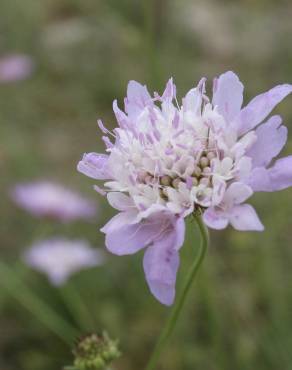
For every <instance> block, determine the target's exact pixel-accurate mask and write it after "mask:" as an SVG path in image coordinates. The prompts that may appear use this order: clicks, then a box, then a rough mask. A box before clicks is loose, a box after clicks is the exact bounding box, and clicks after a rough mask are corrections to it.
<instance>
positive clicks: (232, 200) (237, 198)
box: [224, 182, 253, 206]
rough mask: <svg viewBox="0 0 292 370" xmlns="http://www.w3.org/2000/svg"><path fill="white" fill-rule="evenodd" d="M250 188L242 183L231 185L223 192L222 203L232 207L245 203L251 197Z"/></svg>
mask: <svg viewBox="0 0 292 370" xmlns="http://www.w3.org/2000/svg"><path fill="white" fill-rule="evenodd" d="M252 193H253V191H252V188H251V187H250V186H248V185H246V184H244V183H242V182H234V183H232V184H231V185H230V186H229V187H228V189H227V190H226V192H225V195H224V203H225V204H227V205H229V206H233V205H234V204H240V203H243V202H245V201H246V200H247V199H248V198H249V197H250V196H251V195H252Z"/></svg>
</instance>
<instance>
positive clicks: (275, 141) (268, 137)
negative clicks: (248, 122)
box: [247, 116, 288, 167]
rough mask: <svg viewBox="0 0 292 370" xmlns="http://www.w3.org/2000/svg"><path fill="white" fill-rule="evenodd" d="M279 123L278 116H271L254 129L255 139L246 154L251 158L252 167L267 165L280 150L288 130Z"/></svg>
mask: <svg viewBox="0 0 292 370" xmlns="http://www.w3.org/2000/svg"><path fill="white" fill-rule="evenodd" d="M281 123H282V119H281V117H280V116H273V117H271V118H270V119H269V120H268V121H267V122H266V123H264V124H263V125H260V126H259V127H258V128H257V129H256V132H255V133H256V136H257V140H256V142H255V144H254V145H253V146H252V147H251V149H250V150H249V151H248V152H247V156H249V157H251V158H252V164H253V167H261V166H267V165H268V164H269V163H270V162H271V160H272V159H273V158H275V157H276V156H277V155H278V154H279V153H280V151H281V150H282V148H283V146H284V145H285V143H286V141H287V134H288V130H287V128H286V127H285V126H281Z"/></svg>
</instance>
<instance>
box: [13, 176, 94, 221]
mask: <svg viewBox="0 0 292 370" xmlns="http://www.w3.org/2000/svg"><path fill="white" fill-rule="evenodd" d="M12 199H13V200H14V202H15V203H16V204H18V205H19V206H20V207H22V208H24V209H25V210H26V211H28V212H30V213H31V214H32V215H34V216H37V217H48V218H53V219H56V220H59V221H62V222H70V221H74V220H76V219H81V218H84V219H90V218H92V217H93V216H94V215H95V214H96V207H95V206H94V205H93V204H91V202H90V201H89V200H87V199H85V198H83V197H82V196H81V195H79V194H78V193H75V192H73V191H71V190H70V189H67V188H65V187H63V186H61V185H58V184H55V183H52V182H48V181H38V182H32V183H24V184H19V185H16V186H15V187H14V189H13V191H12Z"/></svg>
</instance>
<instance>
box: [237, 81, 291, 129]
mask: <svg viewBox="0 0 292 370" xmlns="http://www.w3.org/2000/svg"><path fill="white" fill-rule="evenodd" d="M291 92H292V85H289V84H284V85H278V86H276V87H274V88H273V89H271V90H269V91H267V92H265V93H263V94H260V95H258V96H256V97H255V98H254V99H252V100H251V101H250V103H249V104H248V105H247V106H246V107H245V108H243V109H242V110H241V112H240V113H239V115H238V116H237V117H236V119H235V121H234V123H233V124H234V126H235V127H237V128H238V134H239V135H242V134H244V133H246V132H247V131H249V130H252V129H253V128H254V127H255V126H257V125H258V124H259V123H261V122H262V121H263V120H264V119H265V118H266V117H267V115H268V114H270V112H271V111H272V110H273V109H274V108H275V106H276V105H277V104H279V103H280V101H281V100H283V99H284V98H285V97H286V96H287V95H289V94H290V93H291Z"/></svg>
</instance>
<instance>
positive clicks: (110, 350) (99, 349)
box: [73, 332, 121, 370]
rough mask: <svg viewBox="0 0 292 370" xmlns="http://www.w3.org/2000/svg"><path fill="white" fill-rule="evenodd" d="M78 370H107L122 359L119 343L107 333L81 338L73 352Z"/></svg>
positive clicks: (75, 366)
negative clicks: (113, 362) (115, 361)
mask: <svg viewBox="0 0 292 370" xmlns="http://www.w3.org/2000/svg"><path fill="white" fill-rule="evenodd" d="M73 355H74V357H75V359H74V366H73V367H74V368H75V369H76V370H105V369H106V368H107V366H108V365H109V364H110V363H111V362H112V361H113V360H115V359H117V358H119V357H120V355H121V354H120V351H119V349H118V344H117V341H115V340H111V339H110V338H109V336H108V334H107V333H105V332H104V333H103V334H102V335H97V334H89V335H86V336H85V337H83V338H81V339H80V340H79V341H78V343H77V344H76V347H75V348H74V350H73Z"/></svg>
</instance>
